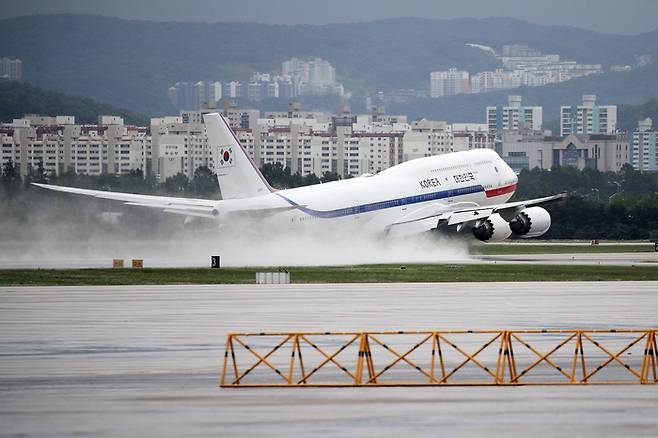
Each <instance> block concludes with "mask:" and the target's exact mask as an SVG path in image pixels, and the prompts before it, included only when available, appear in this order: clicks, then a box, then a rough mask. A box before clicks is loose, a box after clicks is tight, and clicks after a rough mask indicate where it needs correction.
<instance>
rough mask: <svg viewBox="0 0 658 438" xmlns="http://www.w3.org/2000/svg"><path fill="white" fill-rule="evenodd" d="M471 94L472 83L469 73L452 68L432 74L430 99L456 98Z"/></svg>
mask: <svg viewBox="0 0 658 438" xmlns="http://www.w3.org/2000/svg"><path fill="white" fill-rule="evenodd" d="M469 92H470V83H469V74H468V72H467V71H464V70H457V69H456V68H451V69H449V70H448V71H433V72H432V73H430V97H433V98H436V97H441V96H454V95H456V94H468V93H469Z"/></svg>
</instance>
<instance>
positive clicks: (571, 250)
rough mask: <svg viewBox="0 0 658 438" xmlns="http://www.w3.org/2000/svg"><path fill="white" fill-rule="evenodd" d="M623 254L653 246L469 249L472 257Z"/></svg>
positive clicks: (525, 245) (491, 245) (526, 245)
mask: <svg viewBox="0 0 658 438" xmlns="http://www.w3.org/2000/svg"><path fill="white" fill-rule="evenodd" d="M625 252H654V247H653V245H647V244H637V245H604V244H602V245H560V244H550V245H548V244H547V245H537V244H530V243H519V244H502V245H500V244H495V243H488V244H485V245H478V246H474V247H472V248H471V254H473V255H510V254H614V253H625Z"/></svg>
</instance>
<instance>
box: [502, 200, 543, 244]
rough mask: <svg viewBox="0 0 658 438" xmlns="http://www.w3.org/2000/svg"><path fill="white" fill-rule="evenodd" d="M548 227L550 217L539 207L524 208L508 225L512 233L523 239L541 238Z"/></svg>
mask: <svg viewBox="0 0 658 438" xmlns="http://www.w3.org/2000/svg"><path fill="white" fill-rule="evenodd" d="M550 227H551V215H550V214H549V213H548V212H547V211H546V210H544V209H543V208H541V207H530V208H526V209H524V210H522V211H521V212H520V213H519V214H518V215H517V216H516V217H515V218H514V219H512V220H511V221H510V223H509V228H510V230H511V231H512V233H514V235H516V236H518V237H521V238H524V239H528V238H530V237H538V236H541V235H542V234H544V233H545V232H546V231H548V229H549V228H550Z"/></svg>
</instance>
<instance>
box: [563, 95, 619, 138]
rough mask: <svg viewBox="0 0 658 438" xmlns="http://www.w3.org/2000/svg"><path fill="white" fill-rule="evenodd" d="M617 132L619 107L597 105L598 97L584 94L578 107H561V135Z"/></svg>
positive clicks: (610, 133)
mask: <svg viewBox="0 0 658 438" xmlns="http://www.w3.org/2000/svg"><path fill="white" fill-rule="evenodd" d="M616 130H617V106H616V105H605V106H601V105H596V95H593V94H584V95H583V103H582V105H578V106H561V107H560V135H561V136H562V137H564V136H566V135H569V134H605V135H612V134H613V133H614V132H615V131H616Z"/></svg>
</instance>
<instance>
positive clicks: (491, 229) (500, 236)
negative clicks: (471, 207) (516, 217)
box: [473, 214, 512, 242]
mask: <svg viewBox="0 0 658 438" xmlns="http://www.w3.org/2000/svg"><path fill="white" fill-rule="evenodd" d="M511 234H512V231H511V230H510V226H509V223H508V222H507V221H506V220H505V219H503V218H502V217H501V216H500V215H499V214H492V215H491V216H489V217H488V218H486V219H483V220H481V221H478V223H477V224H476V225H475V226H474V227H473V235H474V236H475V237H476V238H477V239H479V240H481V241H483V242H502V241H503V240H505V239H507V238H508V237H509V236H510V235H511Z"/></svg>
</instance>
